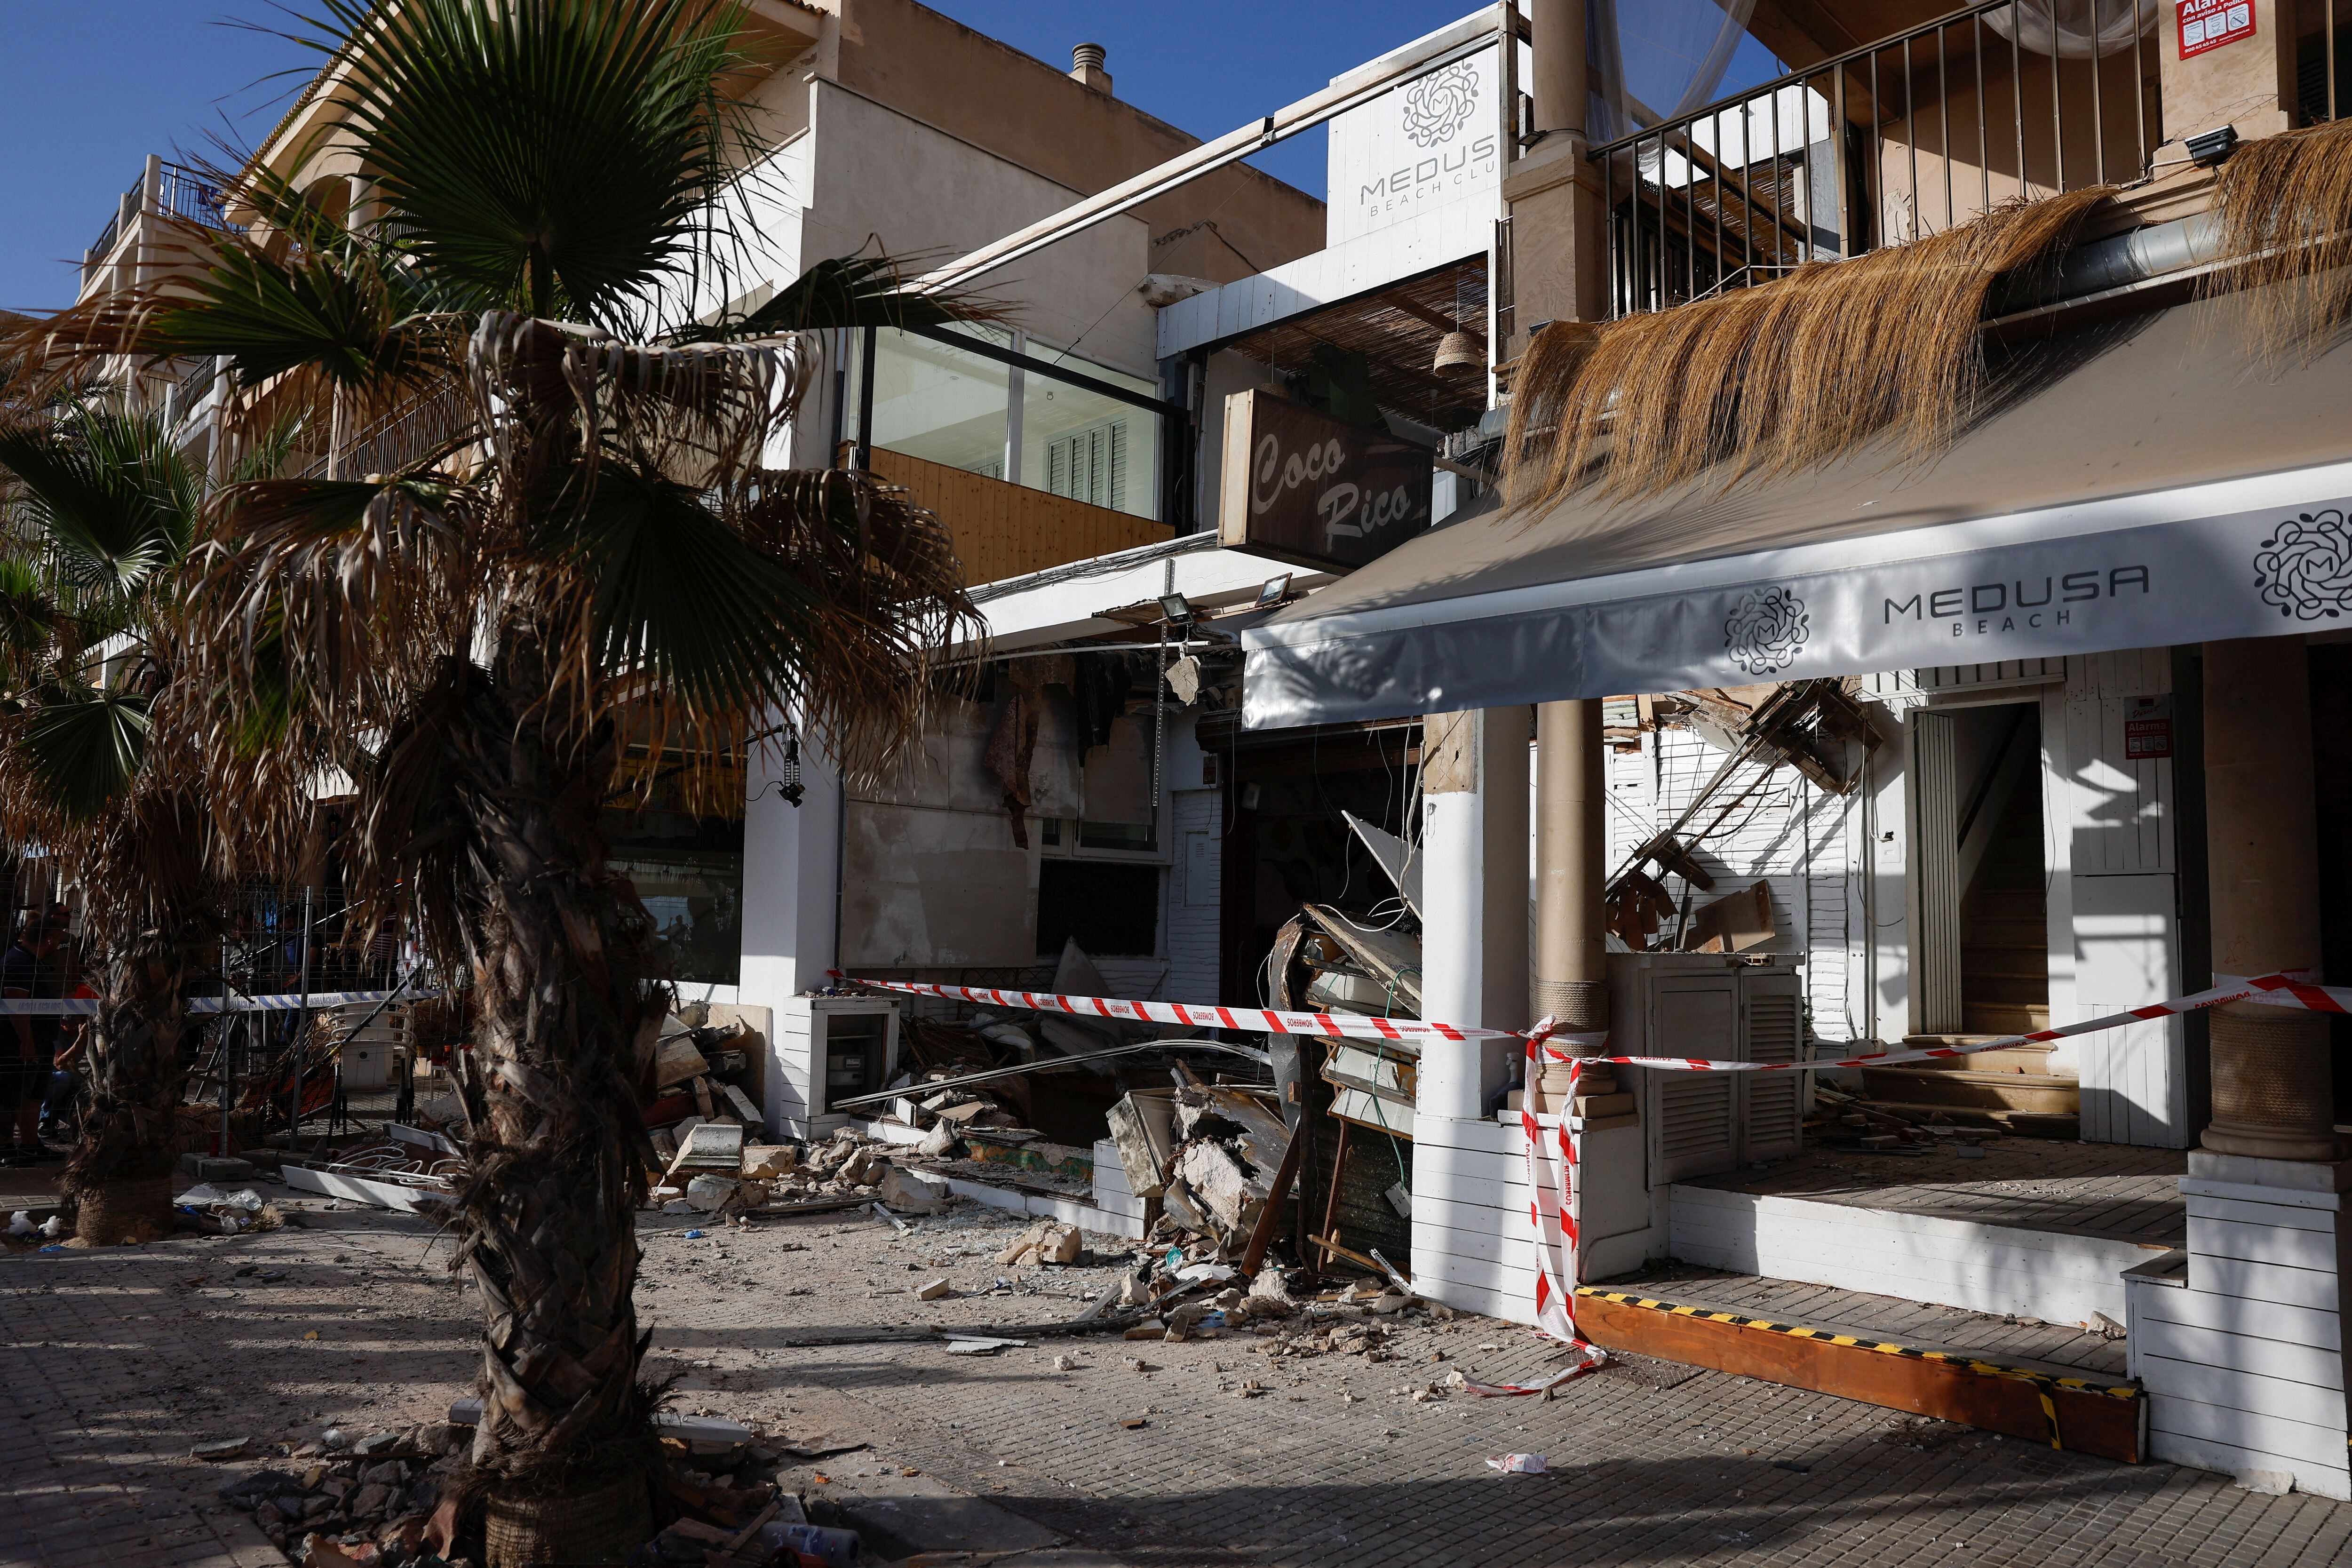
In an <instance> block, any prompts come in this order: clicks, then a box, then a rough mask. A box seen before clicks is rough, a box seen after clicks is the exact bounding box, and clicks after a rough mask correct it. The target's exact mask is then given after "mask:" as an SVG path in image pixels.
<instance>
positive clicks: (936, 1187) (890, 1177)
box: [875, 1165, 950, 1214]
mask: <svg viewBox="0 0 2352 1568" xmlns="http://www.w3.org/2000/svg"><path fill="white" fill-rule="evenodd" d="M875 1196H877V1197H878V1198H880V1199H881V1200H882V1202H883V1203H885V1204H887V1205H889V1206H890V1207H891V1208H894V1209H896V1210H898V1212H899V1213H900V1214H944V1213H946V1212H947V1207H948V1204H949V1202H950V1193H949V1191H948V1184H947V1183H945V1182H943V1181H940V1179H938V1178H937V1177H935V1176H925V1175H922V1174H920V1173H917V1172H914V1171H902V1170H900V1169H898V1167H897V1166H895V1165H891V1166H886V1167H885V1168H884V1170H883V1172H882V1175H881V1180H880V1181H879V1183H878V1184H877V1186H876V1189H875Z"/></svg>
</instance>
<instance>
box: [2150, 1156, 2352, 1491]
mask: <svg viewBox="0 0 2352 1568" xmlns="http://www.w3.org/2000/svg"><path fill="white" fill-rule="evenodd" d="M2191 1158H2192V1159H2194V1160H2198V1161H2200V1163H2203V1164H2204V1165H2205V1166H2206V1167H2207V1168H2206V1169H2205V1170H2204V1171H2201V1172H2198V1173H2192V1174H2190V1175H2189V1176H2187V1177H2185V1178H2183V1179H2182V1181H2181V1184H2180V1191H2181V1194H2182V1196H2183V1197H2184V1198H2186V1199H2187V1201H2188V1205H2189V1258H2187V1260H2186V1264H2185V1266H2184V1265H2182V1264H2181V1263H2180V1262H2179V1261H2178V1255H2174V1257H2173V1258H2168V1259H2166V1260H2165V1261H2163V1262H2160V1263H2155V1264H2150V1265H2148V1266H2147V1267H2146V1268H2139V1269H2135V1270H2133V1271H2132V1272H2131V1273H2130V1274H2127V1275H2126V1276H2125V1284H2126V1288H2127V1289H2126V1298H2127V1303H2126V1304H2127V1307H2128V1310H2129V1316H2128V1319H2127V1321H2126V1328H2127V1330H2128V1331H2129V1335H2128V1340H2127V1343H2128V1344H2129V1345H2130V1347H2131V1373H2132V1375H2133V1376H2134V1377H2137V1378H2138V1379H2140V1380H2141V1381H2142V1383H2143V1384H2145V1385H2146V1387H2147V1394H2148V1448H2149V1451H2150V1452H2151V1453H2152V1454H2153V1455H2154V1456H2155V1457H2156V1458H2159V1459H2168V1460H2171V1461H2172V1462H2174V1463H2176V1464H2184V1465H2195V1466H2198V1467H2199V1468H2204V1469H2211V1470H2222V1471H2227V1472H2242V1471H2245V1470H2284V1471H2287V1472H2288V1473H2290V1474H2292V1475H2293V1476H2294V1483H2295V1489H2297V1490H2298V1491H2306V1492H2315V1493H2317V1494H2318V1495H2320V1496H2322V1497H2331V1498H2352V1469H2347V1463H2346V1447H2345V1437H2346V1432H2347V1418H2346V1405H2345V1384H2344V1330H2343V1318H2342V1300H2341V1289H2342V1287H2341V1279H2342V1277H2343V1272H2344V1262H2345V1251H2346V1238H2345V1237H2344V1228H2343V1227H2344V1213H2343V1209H2344V1197H2343V1194H2340V1193H2336V1192H2334V1191H2332V1190H2328V1189H2330V1188H2332V1187H2333V1186H2335V1185H2336V1171H2335V1168H2334V1167H2331V1166H2326V1165H2304V1164H2291V1163H2283V1162H2276V1161H2270V1160H2235V1159H2227V1158H2218V1159H2217V1158H2216V1157H2214V1156H2210V1155H2205V1156H2192V1157H2191ZM2255 1174H2259V1175H2265V1176H2272V1177H2276V1176H2280V1175H2295V1176H2305V1177H2308V1178H2310V1180H2309V1184H2308V1185H2306V1186H2304V1187H2301V1188H2295V1187H2286V1186H2274V1185H2268V1184H2263V1185H2254V1184H2250V1183H2248V1182H2245V1181H2243V1180H2238V1179H2232V1178H2241V1177H2244V1176H2247V1175H2255Z"/></svg>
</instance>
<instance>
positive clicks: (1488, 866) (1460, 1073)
mask: <svg viewBox="0 0 2352 1568" xmlns="http://www.w3.org/2000/svg"><path fill="white" fill-rule="evenodd" d="M1422 756H1423V779H1424V781H1425V784H1424V790H1425V793H1424V795H1423V806H1422V847H1421V862H1422V883H1421V885H1422V922H1421V924H1422V949H1421V1015H1422V1016H1423V1017H1424V1018H1430V1019H1434V1020H1436V1021H1438V1022H1441V1023H1447V1024H1470V1025H1477V1026H1483V1027H1486V1028H1504V1029H1517V1028H1525V1027H1526V1026H1527V1024H1528V1016H1527V1015H1528V710H1526V709H1524V708H1496V709H1488V710H1485V711H1483V712H1471V713H1449V714H1442V715H1433V716H1432V717H1431V718H1430V720H1429V721H1427V724H1426V726H1425V728H1424V730H1423V742H1422ZM1516 1064H1517V1057H1516V1055H1515V1054H1514V1053H1513V1052H1512V1051H1511V1050H1510V1049H1509V1048H1508V1047H1507V1042H1496V1041H1488V1042H1486V1043H1484V1044H1483V1045H1481V1044H1478V1043H1475V1042H1465V1044H1463V1045H1460V1046H1453V1047H1440V1046H1437V1045H1435V1044H1434V1043H1433V1044H1432V1045H1431V1046H1429V1047H1426V1048H1424V1050H1423V1054H1422V1058H1421V1078H1420V1090H1419V1093H1418V1096H1417V1104H1416V1107H1415V1109H1416V1110H1417V1111H1418V1112H1419V1113H1420V1114H1423V1115H1431V1116H1449V1117H1455V1118H1459V1119H1463V1120H1472V1121H1475V1120H1476V1119H1477V1118H1478V1117H1479V1116H1481V1115H1482V1114H1484V1112H1485V1110H1486V1101H1487V1100H1488V1099H1490V1098H1491V1097H1492V1095H1493V1093H1494V1091H1495V1090H1496V1089H1498V1088H1500V1087H1501V1086H1502V1084H1503V1082H1504V1081H1505V1079H1507V1078H1508V1077H1509V1075H1510V1073H1511V1072H1512V1070H1513V1068H1515V1066H1516Z"/></svg>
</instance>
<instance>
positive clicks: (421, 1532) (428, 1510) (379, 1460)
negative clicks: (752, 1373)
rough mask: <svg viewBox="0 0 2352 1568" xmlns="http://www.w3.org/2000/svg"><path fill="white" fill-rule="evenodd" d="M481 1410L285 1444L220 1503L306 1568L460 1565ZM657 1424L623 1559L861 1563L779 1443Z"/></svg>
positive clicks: (703, 1426)
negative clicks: (657, 1475)
mask: <svg viewBox="0 0 2352 1568" xmlns="http://www.w3.org/2000/svg"><path fill="white" fill-rule="evenodd" d="M480 1409H481V1406H480V1404H479V1402H478V1401H475V1400H461V1401H460V1402H458V1404H457V1405H455V1406H453V1407H452V1408H451V1410H450V1412H449V1414H450V1417H451V1419H450V1421H449V1422H448V1423H447V1424H446V1425H439V1426H412V1427H410V1428H408V1429H406V1430H405V1431H403V1432H379V1433H375V1434H373V1435H372V1436H366V1437H362V1438H360V1439H358V1440H356V1441H353V1440H352V1438H351V1437H350V1436H349V1435H348V1434H345V1433H342V1432H339V1431H333V1430H330V1431H328V1432H327V1433H326V1434H325V1435H324V1436H321V1437H320V1439H319V1440H318V1441H316V1442H311V1443H304V1444H301V1445H299V1446H297V1447H291V1448H290V1449H289V1452H288V1456H287V1457H288V1458H290V1459H291V1460H292V1461H293V1464H292V1465H291V1466H289V1467H284V1468H281V1467H279V1466H270V1467H268V1468H262V1469H257V1470H254V1471H251V1472H249V1473H248V1474H246V1475H243V1476H240V1477H238V1478H237V1479H235V1480H233V1481H230V1482H229V1483H228V1484H227V1485H226V1486H224V1487H222V1488H221V1489H220V1496H221V1498H222V1499H223V1500H225V1501H226V1502H227V1503H228V1504H229V1505H230V1506H231V1507H233V1508H236V1509H237V1510H241V1511H243V1512H246V1513H249V1514H251V1515H252V1516H253V1520H254V1522H255V1523H256V1524H257V1525H259V1526H260V1527H261V1530H262V1532H263V1533H264V1534H266V1535H268V1537H269V1540H270V1542H271V1544H273V1545H275V1546H276V1547H278V1550H280V1551H281V1552H285V1553H286V1555H287V1556H288V1557H289V1559H290V1560H292V1561H293V1562H295V1563H300V1564H302V1568H334V1565H337V1564H345V1563H364V1564H367V1565H369V1568H464V1565H466V1564H468V1563H471V1562H472V1561H473V1560H474V1558H473V1553H474V1552H478V1550H479V1547H480V1541H479V1533H480V1523H479V1521H478V1520H472V1519H467V1518H463V1517H461V1516H460V1514H459V1511H458V1501H459V1495H460V1490H461V1488H460V1482H461V1479H462V1474H463V1471H464V1468H465V1466H466V1463H467V1450H468V1448H469V1447H471V1428H472V1425H473V1423H475V1422H476V1421H478V1419H479V1418H480ZM655 1427H656V1431H657V1432H658V1433H659V1434H660V1436H661V1443H662V1447H663V1450H664V1455H665V1458H667V1469H666V1472H665V1473H664V1475H663V1477H662V1479H661V1484H660V1487H659V1489H658V1490H657V1491H656V1495H655V1497H654V1499H653V1505H654V1521H655V1523H656V1525H657V1526H658V1527H659V1528H658V1529H657V1531H656V1533H655V1534H654V1536H653V1538H652V1539H651V1540H649V1541H646V1542H644V1543H643V1544H641V1545H640V1546H639V1547H638V1548H637V1550H636V1551H635V1552H634V1553H633V1554H632V1555H631V1556H630V1558H629V1561H630V1562H632V1563H646V1564H677V1565H679V1568H687V1565H690V1564H718V1563H730V1564H734V1565H735V1568H750V1565H751V1564H754V1563H763V1564H774V1565H777V1568H784V1565H791V1568H803V1565H804V1564H808V1563H819V1562H821V1563H856V1562H857V1561H858V1560H859V1556H860V1553H861V1546H860V1542H859V1541H858V1538H857V1536H856V1532H855V1531H849V1530H846V1529H843V1528H840V1526H841V1525H842V1524H843V1523H844V1522H845V1521H844V1520H842V1519H841V1518H839V1517H837V1512H838V1510H835V1509H834V1508H833V1506H832V1505H831V1504H829V1503H827V1502H824V1501H823V1500H803V1498H802V1497H801V1496H800V1495H799V1494H797V1493H796V1492H794V1491H793V1490H791V1489H789V1488H787V1487H785V1486H784V1485H783V1484H782V1481H781V1479H780V1478H779V1474H778V1469H779V1466H780V1464H787V1463H789V1462H790V1461H789V1460H788V1459H787V1458H786V1454H787V1451H788V1448H787V1446H786V1445H783V1444H781V1443H778V1444H775V1445H771V1444H770V1443H769V1442H768V1441H767V1440H765V1439H763V1438H762V1437H761V1436H760V1434H758V1433H757V1432H755V1431H753V1430H752V1429H751V1428H750V1427H748V1426H740V1425H738V1424H737V1423H735V1422H732V1421H726V1420H719V1419H715V1418H710V1417H702V1416H692V1415H677V1414H674V1413H669V1412H664V1413H661V1414H659V1415H656V1417H655ZM228 1447H242V1445H230V1446H228ZM199 1452H200V1455H202V1457H206V1458H227V1457H230V1456H228V1455H226V1454H215V1453H207V1452H205V1451H202V1450H200V1451H199Z"/></svg>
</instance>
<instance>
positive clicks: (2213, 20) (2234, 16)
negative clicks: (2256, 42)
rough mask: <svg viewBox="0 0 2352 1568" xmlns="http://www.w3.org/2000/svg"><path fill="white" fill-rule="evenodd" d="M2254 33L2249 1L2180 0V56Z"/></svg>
mask: <svg viewBox="0 0 2352 1568" xmlns="http://www.w3.org/2000/svg"><path fill="white" fill-rule="evenodd" d="M2253 36H2254V7H2253V3H2252V0H2180V58H2182V59H2184V60H2185V59H2192V58H2195V57H2197V56H2199V55H2201V54H2203V53H2204V52H2205V51H2206V50H2208V49H2218V48H2220V47H2221V46H2222V45H2224V44H2234V43H2236V42H2237V41H2238V40H2239V39H2240V38H2251V37H2253Z"/></svg>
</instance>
